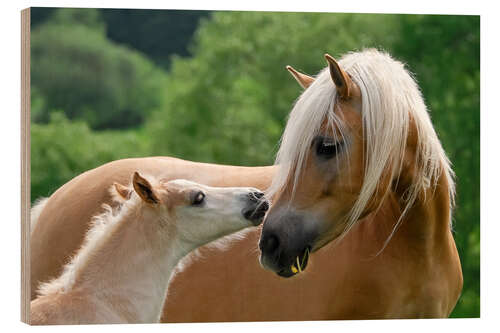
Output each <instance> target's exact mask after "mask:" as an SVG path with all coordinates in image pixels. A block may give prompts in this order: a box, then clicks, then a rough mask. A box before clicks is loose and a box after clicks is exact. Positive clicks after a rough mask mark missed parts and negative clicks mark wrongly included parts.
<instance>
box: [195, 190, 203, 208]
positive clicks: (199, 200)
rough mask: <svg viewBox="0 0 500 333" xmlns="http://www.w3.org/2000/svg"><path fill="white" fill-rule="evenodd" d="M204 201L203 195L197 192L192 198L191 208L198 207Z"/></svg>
mask: <svg viewBox="0 0 500 333" xmlns="http://www.w3.org/2000/svg"><path fill="white" fill-rule="evenodd" d="M204 200H205V193H203V192H201V191H199V192H196V194H195V195H194V196H193V203H192V204H193V206H199V205H201V204H202V203H203V201H204Z"/></svg>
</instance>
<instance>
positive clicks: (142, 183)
mask: <svg viewBox="0 0 500 333" xmlns="http://www.w3.org/2000/svg"><path fill="white" fill-rule="evenodd" d="M132 183H133V184H134V190H135V192H136V193H137V194H138V195H139V196H140V197H141V199H142V200H144V201H145V202H147V203H150V204H157V203H159V202H160V199H158V195H156V193H155V190H154V189H153V186H151V184H150V183H149V182H148V181H147V180H146V179H145V178H143V177H142V176H141V175H139V173H138V172H137V171H136V172H135V173H134V179H133V180H132Z"/></svg>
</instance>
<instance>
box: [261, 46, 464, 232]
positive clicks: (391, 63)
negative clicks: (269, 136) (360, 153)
mask: <svg viewBox="0 0 500 333" xmlns="http://www.w3.org/2000/svg"><path fill="white" fill-rule="evenodd" d="M339 63H340V66H341V67H342V68H343V69H344V71H346V72H347V73H348V74H349V76H350V77H351V79H352V80H353V81H354V82H355V83H356V84H357V85H358V86H359V88H360V91H361V96H362V111H361V112H362V119H363V136H364V139H365V151H364V156H365V174H364V179H363V184H362V188H361V192H360V194H359V197H358V199H357V201H356V202H355V204H354V206H353V207H352V209H351V211H350V213H349V215H348V216H347V226H346V229H345V231H348V230H349V229H350V228H351V227H352V226H353V225H354V224H355V223H356V221H358V220H359V218H360V216H361V214H362V213H363V211H364V209H365V208H366V206H367V204H368V201H369V199H370V198H371V197H372V196H373V195H374V194H375V193H376V191H380V190H381V191H384V192H383V193H387V192H388V191H389V189H390V186H391V184H390V183H389V184H388V185H387V188H384V189H380V188H379V182H380V179H381V177H382V175H383V174H384V172H387V170H391V173H392V174H391V175H390V176H391V179H399V176H400V175H401V170H402V160H403V155H404V152H405V149H406V142H407V138H408V133H409V127H410V120H411V121H413V123H414V124H415V126H416V130H417V136H418V142H417V151H416V160H415V162H414V164H415V166H416V174H415V177H414V178H413V183H412V184H411V185H410V187H409V188H408V190H407V193H406V194H405V196H404V198H401V201H402V209H403V211H402V215H401V217H400V219H399V221H398V222H397V224H399V222H400V221H401V219H402V217H403V216H404V214H405V213H406V212H407V211H408V209H409V208H410V207H411V206H412V205H413V203H414V202H415V200H416V198H417V196H418V195H419V194H421V193H423V191H424V190H425V189H427V188H429V187H435V186H436V184H437V181H438V179H439V177H440V175H441V174H442V173H444V174H445V176H446V178H447V181H448V192H449V195H450V202H451V206H453V204H454V194H455V185H454V181H453V177H454V174H453V171H452V169H451V166H450V162H449V160H448V158H447V156H446V154H445V152H444V150H443V148H442V146H441V143H440V141H439V139H438V136H437V134H436V132H435V131H434V128H433V126H432V122H431V120H430V117H429V114H428V112H427V108H426V106H425V103H424V100H423V98H422V95H421V93H420V90H419V88H418V85H417V83H416V82H415V80H414V79H413V77H412V76H411V74H410V73H409V72H408V71H407V70H406V69H405V66H404V64H402V63H401V62H399V61H396V60H394V59H393V58H391V57H390V56H389V55H388V54H387V53H384V52H381V51H378V50H375V49H367V50H363V51H361V52H355V53H349V54H347V55H345V56H344V57H342V58H341V60H340V61H339ZM336 101H337V99H336V88H335V85H334V83H333V81H332V78H331V76H330V72H329V70H328V68H325V69H323V70H322V71H321V72H320V73H319V74H318V76H317V77H316V79H315V81H314V82H313V83H312V84H311V86H309V88H307V89H306V90H305V91H304V92H303V93H302V95H301V96H300V98H299V99H298V100H297V101H296V103H295V105H294V108H293V109H292V111H291V113H290V116H289V120H288V122H287V125H286V128H285V131H284V133H283V136H282V138H281V145H280V149H279V151H278V154H277V158H276V164H278V165H279V166H280V167H279V171H278V173H277V174H276V176H275V177H274V179H273V183H272V184H271V186H270V188H269V190H268V193H267V194H268V195H269V196H273V195H274V194H276V193H279V192H280V191H282V190H283V189H284V188H285V187H287V186H292V189H293V190H292V192H293V193H294V192H295V186H296V184H297V181H298V179H299V177H300V174H301V172H303V171H304V167H305V159H306V156H307V153H308V151H309V149H310V146H311V142H312V140H313V138H314V137H315V136H317V135H318V134H319V132H320V127H321V125H322V123H323V122H324V120H325V119H326V120H327V121H328V126H330V128H338V129H339V132H340V135H341V136H344V133H345V132H346V131H345V128H346V125H345V124H344V122H343V121H342V120H341V119H340V118H339V117H338V116H337V114H336V113H335V111H334V110H335V109H336V105H335V104H336ZM334 133H335V131H334ZM346 155H347V156H349V152H348V151H347V152H346ZM450 208H451V207H450ZM397 224H396V226H397ZM395 229H396V227H395V228H394V230H395ZM393 232H394V231H393ZM391 236H392V234H391ZM389 239H390V237H389Z"/></svg>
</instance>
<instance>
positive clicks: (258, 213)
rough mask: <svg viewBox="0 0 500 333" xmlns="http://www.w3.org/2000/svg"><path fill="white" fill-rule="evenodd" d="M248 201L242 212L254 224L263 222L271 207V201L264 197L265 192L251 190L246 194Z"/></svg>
mask: <svg viewBox="0 0 500 333" xmlns="http://www.w3.org/2000/svg"><path fill="white" fill-rule="evenodd" d="M246 201H247V205H246V207H245V208H243V210H242V212H241V213H242V214H243V216H244V217H245V218H246V219H247V220H249V221H250V222H252V224H253V225H259V224H261V223H262V221H263V219H264V216H265V215H266V212H267V210H268V209H269V201H267V200H266V199H265V198H264V193H262V192H257V191H255V192H250V193H249V194H248V195H247V196H246Z"/></svg>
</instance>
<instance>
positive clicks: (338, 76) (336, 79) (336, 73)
mask: <svg viewBox="0 0 500 333" xmlns="http://www.w3.org/2000/svg"><path fill="white" fill-rule="evenodd" d="M325 59H326V61H327V62H328V68H329V69H330V75H331V77H332V80H333V83H335V86H336V87H337V92H338V94H339V96H340V97H341V98H343V99H348V98H350V97H351V92H352V91H351V90H352V85H353V83H352V80H351V78H350V77H349V75H347V73H346V72H344V71H343V70H342V68H340V66H339V64H338V62H337V61H336V60H335V59H333V57H332V56H331V55H329V54H325Z"/></svg>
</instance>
